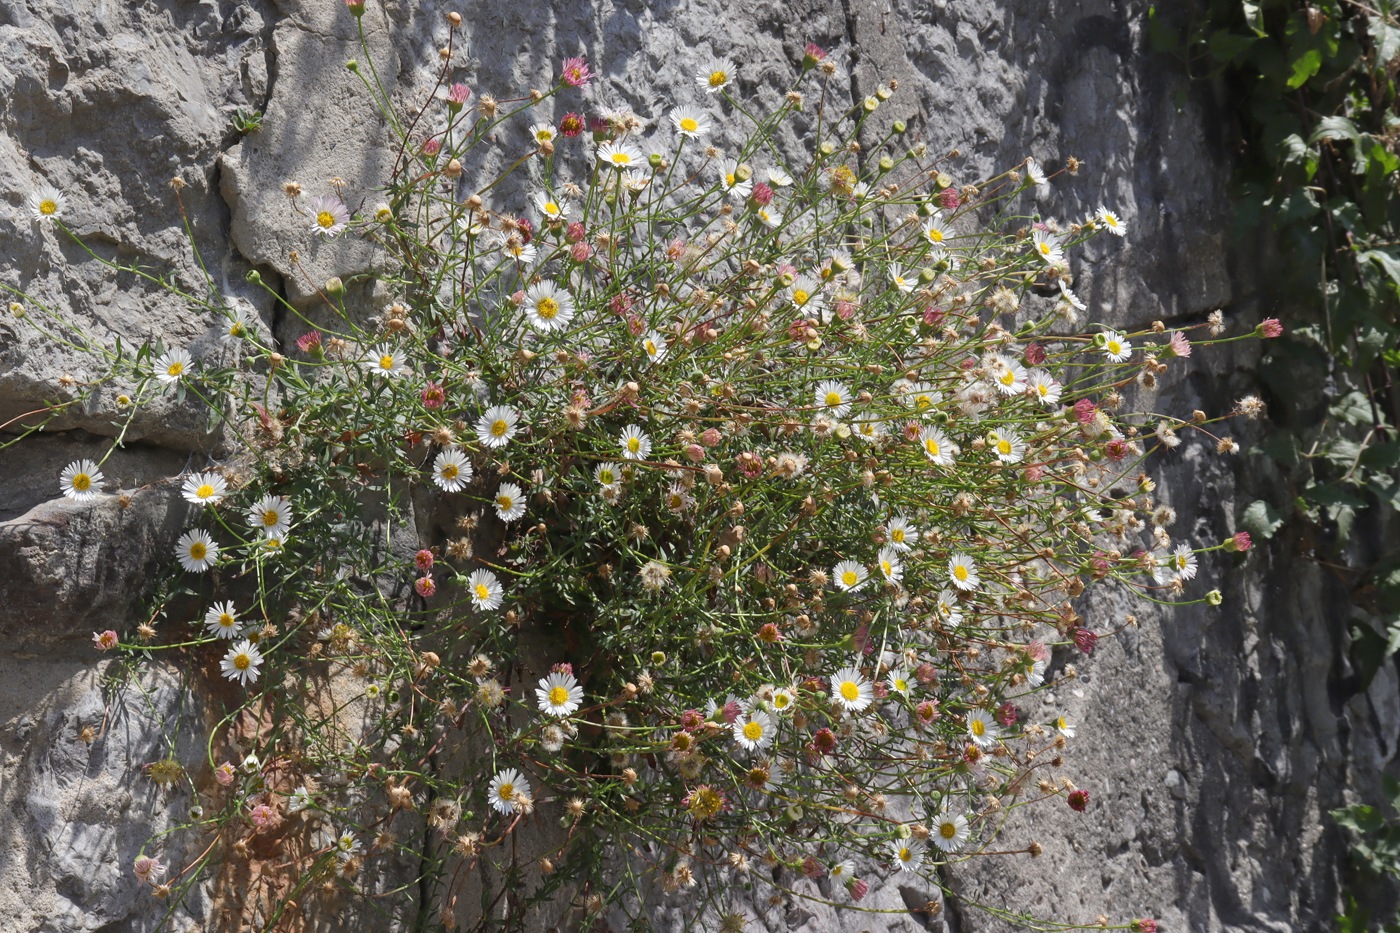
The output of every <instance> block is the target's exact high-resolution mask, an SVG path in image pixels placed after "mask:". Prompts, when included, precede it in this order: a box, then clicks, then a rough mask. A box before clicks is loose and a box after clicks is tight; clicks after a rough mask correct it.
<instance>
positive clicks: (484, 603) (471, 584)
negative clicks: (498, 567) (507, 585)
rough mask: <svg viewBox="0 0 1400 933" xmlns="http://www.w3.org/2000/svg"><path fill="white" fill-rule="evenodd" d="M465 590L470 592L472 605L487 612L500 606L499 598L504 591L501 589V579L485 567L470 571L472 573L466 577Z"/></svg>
mask: <svg viewBox="0 0 1400 933" xmlns="http://www.w3.org/2000/svg"><path fill="white" fill-rule="evenodd" d="M467 590H468V591H469V592H470V593H471V600H472V605H473V606H475V607H476V608H478V609H484V610H486V611H488V612H489V611H491V610H493V609H499V608H501V598H502V596H503V595H504V594H505V591H504V590H503V589H501V581H500V580H497V579H496V575H495V574H494V573H492V572H491V571H489V570H487V569H486V568H484V567H483V568H480V569H478V570H473V571H472V575H471V576H470V577H468V578H467Z"/></svg>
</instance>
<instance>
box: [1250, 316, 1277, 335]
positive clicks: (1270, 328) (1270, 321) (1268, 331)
mask: <svg viewBox="0 0 1400 933" xmlns="http://www.w3.org/2000/svg"><path fill="white" fill-rule="evenodd" d="M1255 333H1257V334H1258V335H1259V336H1260V337H1263V338H1265V339H1266V340H1268V339H1272V338H1274V337H1281V336H1282V335H1283V325H1282V324H1280V323H1279V320H1278V318H1276V317H1271V318H1266V319H1265V320H1263V321H1260V322H1259V328H1258V330H1256V331H1255Z"/></svg>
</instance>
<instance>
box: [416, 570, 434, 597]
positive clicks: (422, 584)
mask: <svg viewBox="0 0 1400 933" xmlns="http://www.w3.org/2000/svg"><path fill="white" fill-rule="evenodd" d="M413 589H414V591H415V592H417V593H418V595H419V596H421V597H423V598H424V599H427V598H428V597H429V596H432V595H433V594H434V593H436V592H437V584H436V583H434V582H433V578H432V575H431V574H430V575H428V576H426V577H419V578H418V579H417V580H415V581H414V582H413Z"/></svg>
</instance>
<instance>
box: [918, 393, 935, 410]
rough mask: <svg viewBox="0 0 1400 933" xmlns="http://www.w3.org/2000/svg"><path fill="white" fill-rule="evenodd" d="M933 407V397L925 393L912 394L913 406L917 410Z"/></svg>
mask: <svg viewBox="0 0 1400 933" xmlns="http://www.w3.org/2000/svg"><path fill="white" fill-rule="evenodd" d="M932 407H933V399H931V398H929V397H928V396H927V395H916V396H914V408H915V409H916V410H918V411H927V410H928V409H930V408H932Z"/></svg>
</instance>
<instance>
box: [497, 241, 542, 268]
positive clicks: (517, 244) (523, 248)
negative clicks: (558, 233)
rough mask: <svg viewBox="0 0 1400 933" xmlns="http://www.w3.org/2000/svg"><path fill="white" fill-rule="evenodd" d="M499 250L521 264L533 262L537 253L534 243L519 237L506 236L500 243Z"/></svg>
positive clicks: (525, 264) (526, 264)
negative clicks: (526, 241)
mask: <svg viewBox="0 0 1400 933" xmlns="http://www.w3.org/2000/svg"><path fill="white" fill-rule="evenodd" d="M501 252H502V253H504V254H505V255H506V256H508V257H510V258H511V259H514V260H515V261H516V262H518V263H520V264H521V265H522V266H528V265H530V264H531V263H533V262H534V261H535V258H536V255H537V251H536V250H535V244H533V243H525V242H523V241H522V240H521V239H520V237H506V238H505V241H504V242H502V243H501Z"/></svg>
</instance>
